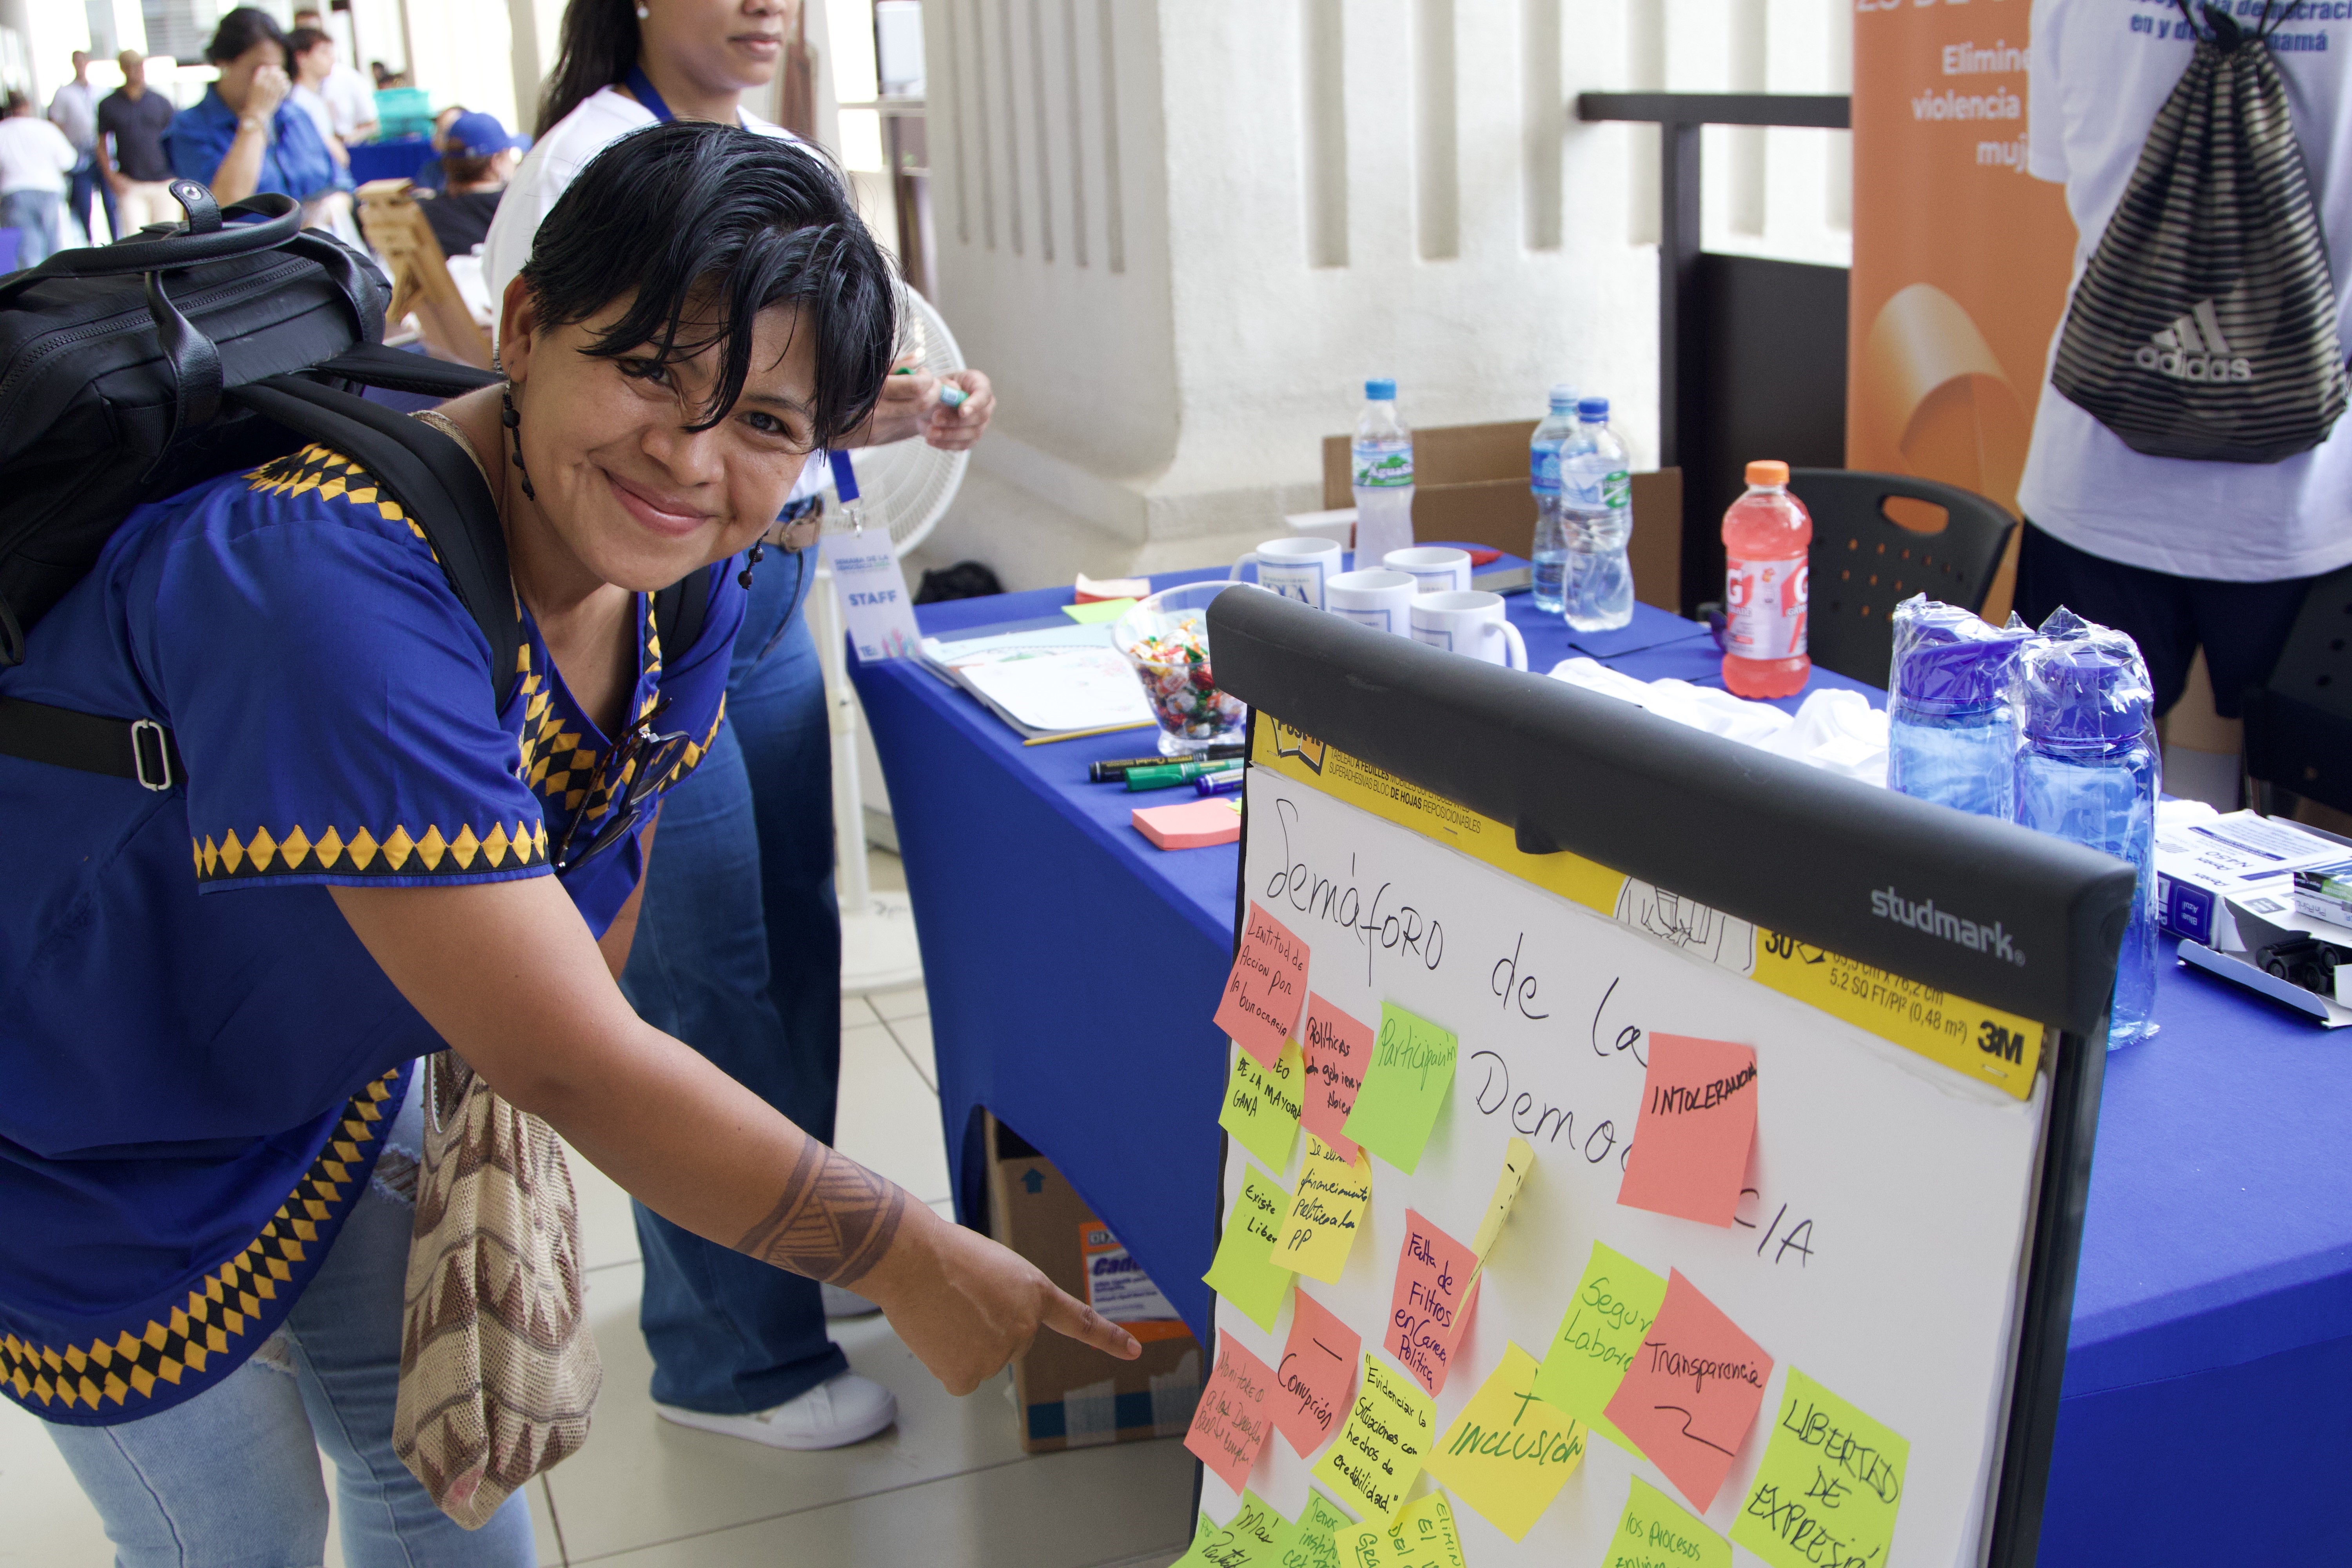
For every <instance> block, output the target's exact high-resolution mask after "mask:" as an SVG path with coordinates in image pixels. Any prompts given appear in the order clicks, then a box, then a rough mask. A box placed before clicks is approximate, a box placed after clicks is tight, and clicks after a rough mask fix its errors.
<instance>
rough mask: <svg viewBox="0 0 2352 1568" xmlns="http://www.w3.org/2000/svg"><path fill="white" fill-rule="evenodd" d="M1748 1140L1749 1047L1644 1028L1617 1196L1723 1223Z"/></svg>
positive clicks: (1752, 1111) (1751, 1133)
mask: <svg viewBox="0 0 2352 1568" xmlns="http://www.w3.org/2000/svg"><path fill="white" fill-rule="evenodd" d="M1755 1142H1756V1050H1755V1047H1752V1046H1737V1045H1733V1044H1732V1043H1731V1042H1729V1041H1728V1040H1701V1039H1695V1038H1693V1037H1690V1036H1687V1035H1652V1036H1651V1037H1650V1070H1649V1076H1648V1078H1647V1079H1646V1080H1645V1081H1644V1082H1643V1086H1642V1117H1641V1120H1640V1121H1638V1122H1636V1123H1635V1124H1634V1127H1633V1148H1632V1150H1630V1151H1629V1152H1627V1154H1626V1156H1625V1180H1624V1182H1623V1183H1622V1184H1621V1185H1620V1186H1619V1187H1618V1189H1617V1201H1618V1202H1619V1203H1621V1204H1624V1205H1628V1206H1629V1207H1633V1208H1637V1209H1649V1210H1651V1211H1653V1212H1654V1213H1657V1214H1670V1215H1680V1216H1681V1217H1682V1218H1684V1219H1695V1220H1697V1221H1699V1222H1700V1223H1701V1224H1703V1225H1719V1226H1730V1224H1731V1218H1732V1210H1733V1209H1734V1208H1736V1207H1738V1204H1739V1186H1740V1180H1741V1178H1742V1177H1743V1176H1745V1175H1746V1173H1747V1171H1748V1149H1749V1147H1750V1146H1751V1145H1753V1144H1754V1143H1755Z"/></svg>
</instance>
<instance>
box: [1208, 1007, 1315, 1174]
mask: <svg viewBox="0 0 2352 1568" xmlns="http://www.w3.org/2000/svg"><path fill="white" fill-rule="evenodd" d="M1233 1053H1234V1070H1233V1075H1232V1076H1231V1077H1230V1078H1228V1079H1226V1080H1225V1108H1224V1109H1223V1110H1221V1111H1219V1112H1218V1113H1217V1125H1218V1126H1220V1127H1222V1128H1223V1129H1224V1130H1225V1131H1228V1132H1230V1133H1232V1134H1233V1135H1234V1137H1235V1138H1237V1139H1239V1140H1240V1141H1241V1145H1242V1147H1243V1148H1244V1149H1246V1150H1248V1151H1249V1152H1251V1153H1253V1154H1255V1155H1256V1156H1257V1157H1258V1158H1259V1159H1261V1160H1263V1161H1265V1164H1266V1168H1267V1169H1268V1170H1273V1171H1281V1170H1286V1169H1287V1168H1288V1167H1289V1165H1290V1146H1291V1145H1292V1144H1293V1143H1296V1142H1298V1102H1299V1098H1300V1096H1301V1095H1303V1094H1304V1093H1305V1092H1306V1088H1307V1068H1306V1065H1305V1058H1302V1057H1301V1056H1300V1055H1299V1051H1298V1042H1297V1040H1285V1041H1283V1042H1282V1054H1281V1055H1280V1056H1279V1057H1276V1058H1275V1063H1274V1066H1273V1067H1271V1068H1268V1067H1265V1066H1264V1065H1262V1064H1261V1063H1260V1062H1259V1061H1258V1059H1257V1058H1255V1057H1254V1056H1252V1055H1250V1054H1249V1053H1248V1052H1247V1051H1245V1050H1244V1049H1242V1048H1241V1047H1239V1046H1234V1047H1233Z"/></svg>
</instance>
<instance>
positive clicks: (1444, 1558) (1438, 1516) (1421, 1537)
mask: <svg viewBox="0 0 2352 1568" xmlns="http://www.w3.org/2000/svg"><path fill="white" fill-rule="evenodd" d="M1340 1544H1341V1547H1342V1550H1343V1553H1344V1556H1343V1560H1344V1561H1345V1562H1346V1563H1348V1565H1349V1568H1463V1563H1462V1541H1461V1538H1460V1537H1459V1536H1458V1535H1456V1534H1455V1533H1454V1510H1452V1509H1450V1508H1448V1507H1446V1506H1445V1494H1444V1492H1432V1493H1430V1494H1429V1495H1428V1496H1427V1497H1425V1498H1423V1499H1422V1500H1420V1501H1419V1502H1417V1503H1415V1504H1413V1505H1412V1507H1411V1508H1409V1509H1406V1510H1404V1511H1403V1512H1402V1513H1401V1514H1399V1515H1397V1517H1396V1521H1395V1522H1394V1523H1392V1524H1391V1525H1389V1526H1388V1527H1387V1528H1386V1529H1382V1528H1381V1526H1379V1525H1377V1524H1365V1525H1359V1526H1357V1527H1356V1529H1355V1531H1354V1533H1353V1534H1351V1535H1348V1536H1344V1537H1342V1539H1341V1542H1340Z"/></svg>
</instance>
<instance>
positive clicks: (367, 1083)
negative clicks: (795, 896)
mask: <svg viewBox="0 0 2352 1568" xmlns="http://www.w3.org/2000/svg"><path fill="white" fill-rule="evenodd" d="M297 116H298V118H299V110H298V111H297ZM710 575H711V580H712V584H713V587H712V596H711V601H710V605H709V615H708V618H707V620H706V622H705V625H704V627H703V629H702V632H701V634H700V636H699V637H698V638H697V640H696V641H695V643H694V644H693V646H692V647H686V648H677V649H666V648H664V647H661V646H660V639H659V635H658V633H657V631H656V628H655V626H654V623H653V620H652V616H651V614H650V605H649V601H647V600H646V597H645V596H644V595H639V597H638V635H637V667H636V668H637V676H636V679H635V684H634V688H633V689H632V691H631V693H630V698H629V702H628V706H627V711H628V712H629V713H630V714H632V715H634V716H635V721H637V722H648V721H649V722H650V723H651V726H652V728H654V729H655V730H656V731H662V732H665V733H667V732H673V731H684V732H686V733H687V735H688V737H689V741H688V744H687V745H686V746H685V748H684V750H683V752H682V753H681V754H680V755H679V760H678V762H677V763H676V764H675V770H674V772H673V773H672V775H671V777H670V778H669V780H668V781H667V782H668V783H669V784H675V783H676V782H677V779H678V778H682V777H684V776H685V775H686V774H687V773H688V772H690V771H691V770H692V769H693V767H694V766H695V764H696V763H698V762H699V760H700V758H701V756H702V753H703V748H704V747H706V746H707V745H708V744H709V742H710V740H711V738H712V737H713V736H714V735H715V734H716V731H717V728H718V725H719V721H720V719H721V716H722V713H723V710H724V706H725V689H726V679H727V668H728V662H729V656H730V650H731V647H732V644H733V640H734V637H735V631H736V627H737V626H738V624H739V623H740V620H741V618H742V611H743V591H742V589H741V588H740V586H739V585H738V584H737V583H736V580H735V577H734V575H733V574H732V573H730V572H729V571H728V570H726V569H725V568H724V567H722V568H721V570H719V571H718V572H715V573H713V574H710ZM523 634H524V635H523V647H522V652H521V657H520V670H519V671H517V672H516V676H515V678H514V679H512V680H511V683H510V695H509V697H508V698H507V699H506V700H505V703H504V706H503V709H502V710H496V711H494V707H495V704H494V702H493V696H492V693H493V685H492V682H491V679H490V676H491V671H490V669H489V661H490V652H489V646H488V642H487V641H486V640H485V639H484V637H483V636H482V634H481V631H480V628H479V627H478V626H477V625H476V624H475V622H474V620H473V618H472V616H470V615H469V614H468V613H467V611H466V609H465V608H464V607H463V605H461V604H460V603H459V601H458V599H457V595H456V594H455V592H454V590H452V589H451V587H450V586H449V584H448V581H447V579H446V577H445V576H444V574H443V572H442V568H441V566H440V563H438V562H437V561H436V558H435V556H434V553H433V551H432V548H431V547H430V545H429V544H428V543H427V542H426V541H425V534H424V532H423V531H422V530H420V529H418V528H417V527H416V526H415V524H414V523H412V522H411V521H409V520H408V518H407V517H406V516H405V515H404V513H403V512H402V510H401V509H400V508H399V506H398V505H397V504H396V503H395V502H394V500H392V498H391V497H390V496H389V495H388V494H386V493H385V492H384V491H383V489H381V488H380V487H379V486H378V485H377V484H376V483H375V481H374V480H373V479H372V478H370V477H369V476H368V475H367V474H366V473H365V472H363V471H362V470H361V469H360V468H357V467H356V466H355V465H353V464H352V463H351V462H350V461H348V460H347V459H345V458H341V457H340V456H338V455H336V454H334V453H332V452H331V451H328V450H326V449H324V448H322V447H316V446H313V447H308V448H305V449H304V450H302V451H299V452H297V453H294V454H291V455H289V456H288V457H285V458H280V459H278V460H277V461H275V462H272V463H269V464H267V465H265V466H263V467H262V468H257V469H254V470H251V471H250V472H247V473H240V474H233V475H229V476H226V477H224V478H221V479H215V480H213V481H211V482H209V483H207V484H205V485H202V486H199V487H197V488H195V489H191V490H189V491H186V492H184V494H182V495H180V496H177V497H175V498H173V499H172V500H167V501H163V502H161V503H158V504H156V505H152V506H148V507H144V508H142V509H141V510H138V511H136V512H134V513H133V514H132V515H131V519H130V520H129V521H127V522H126V523H124V525H123V526H122V527H121V529H120V530H119V531H117V532H116V534H115V535H114V536H113V538H112V540H111V541H110V542H109V544H108V546H107V549H106V552H105V554H104V555H103V557H102V558H101V560H100V563H99V565H98V566H97V568H96V569H95V570H93V571H92V572H91V573H90V574H89V576H88V577H87V578H85V579H84V580H83V581H81V582H80V583H79V584H76V586H75V587H74V588H73V589H72V591H71V592H69V593H68V595H66V597H65V598H64V599H62V600H61V601H60V602H59V603H58V605H57V606H56V608H54V609H53V610H51V611H50V612H49V613H48V615H47V616H45V617H44V618H43V619H42V621H41V622H40V624H39V625H38V626H37V627H35V628H34V630H33V632H32V634H31V636H30V637H29V639H28V640H29V647H28V650H27V652H28V657H27V659H26V663H25V664H24V665H22V666H20V667H17V668H9V669H5V670H0V698H16V699H25V700H32V701H37V702H46V703H50V704H54V705H56V706H58V707H64V708H71V709H75V710H79V711H82V712H88V713H102V714H110V715H116V716H120V717H123V718H126V719H128V718H140V717H145V718H152V719H153V720H155V721H158V722H160V723H162V724H163V725H165V726H167V727H168V728H169V729H170V730H171V731H173V736H174V739H175V740H176V742H177V743H178V747H179V751H180V754H181V758H182V760H183V763H184V772H185V775H186V776H185V777H184V779H182V780H178V781H175V783H174V784H173V787H172V788H170V789H168V790H165V791H162V792H151V791H149V790H148V789H147V788H145V787H144V786H143V785H142V784H139V783H137V782H135V781H131V780H127V779H115V778H109V777H101V776H98V775H93V774H89V773H79V772H76V771H73V770H70V769H66V768H60V767H54V766H49V765H46V764H43V763H33V762H26V761H20V760H16V759H14V758H9V757H5V756H0V821H6V822H14V823H18V824H30V823H38V824H39V825H40V830H39V831H38V832H37V833H34V832H26V833H20V834H16V835H12V836H11V842H10V846H9V850H8V860H9V868H8V888H9V896H8V897H7V898H6V899H5V900H0V975H5V976H9V977H12V979H13V980H14V982H15V984H14V986H13V989H12V990H11V991H10V992H9V993H8V994H0V1084H5V1086H6V1089H5V1092H0V1215H5V1216H6V1223H5V1224H0V1393H5V1394H7V1395H8V1396H9V1397H11V1398H14V1399H16V1401H17V1402H18V1403H20V1404H22V1405H26V1407H27V1408H28V1409H31V1410H32V1411H33V1412H34V1413H35V1414H36V1415H40V1416H42V1417H43V1418H44V1419H46V1420H49V1421H52V1422H63V1423H67V1424H75V1425H100V1424H105V1423H109V1422H113V1421H121V1420H124V1419H128V1418H131V1417H134V1416H137V1415H147V1414H152V1413H153V1412H155V1411H160V1410H163V1409H165V1408H168V1407H170V1406H171V1405H176V1404H178V1403H180V1402H181V1401H183V1400H185V1399H187V1398H190V1397H192V1396H193V1395H194V1394H197V1393H199V1392H201V1391H202V1390H203V1389H204V1388H205V1387H208V1386H210V1385H211V1384H213V1383H215V1382H216V1381H217V1380H218V1378H219V1377H221V1376H224V1375H226V1373H228V1372H229V1371H231V1370H233V1369H234V1368H235V1367H236V1365H237V1364H238V1363H241V1362H242V1361H243V1360H244V1358H245V1355H246V1354H247V1353H249V1352H250V1351H251V1350H252V1348H253V1347H254V1346H256V1345H257V1344H258V1343H260V1342H261V1341H262V1340H263V1339H266V1338H267V1337H268V1335H269V1334H270V1333H271V1332H272V1331H274V1330H275V1329H276V1327H277V1326H278V1323H279V1322H280V1321H283V1319H284V1317H285V1315H286V1313H287V1312H288V1311H289V1310H290V1309H291V1306H292V1303H293V1301H294V1299H295V1298H296V1297H297V1296H299V1294H300V1293H301V1289H302V1287H303V1286H304V1285H305V1284H307V1283H308V1281H309V1279H310V1275H311V1273H312V1272H313V1271H315V1269H316V1268H317V1267H318V1264H319V1263H320V1260H321V1259H322V1258H324V1257H325V1255H326V1252H327V1248H328V1247H329V1245H330V1244H331V1242H332V1240H333V1238H334V1237H335V1235H336V1234H337V1232H338V1230H339V1229H340V1227H341V1223H342V1221H343V1219H344V1217H345V1216H346V1215H348V1213H349V1212H350V1207H351V1205H352V1201H353V1199H354V1198H355V1197H356V1196H357V1194H358V1193H359V1191H360V1190H361V1189H362V1187H363V1186H364V1185H365V1184H366V1182H367V1180H368V1178H369V1173H370V1172H371V1171H372V1170H373V1165H374V1163H375V1158H376V1154H377V1152H378V1150H379V1149H380V1147H381V1133H382V1131H383V1129H384V1127H385V1126H386V1125H387V1124H388V1121H389V1117H390V1114H391V1111H392V1110H393V1109H394V1107H396V1106H397V1105H398V1104H399V1103H400V1096H401V1095H402V1093H403V1092H404V1089H405V1087H406V1082H407V1075H408V1073H409V1072H410V1071H411V1070H412V1069H411V1067H410V1064H411V1063H413V1061H414V1060H415V1058H417V1057H418V1056H420V1055H422V1054H424V1053H426V1052H429V1051H432V1050H435V1049H437V1048H439V1044H440V1042H439V1038H438V1037H437V1036H436V1034H435V1032H434V1031H433V1029H432V1028H431V1026H428V1025H427V1024H426V1023H425V1020H424V1019H423V1018H422V1017H421V1016H419V1015H418V1014H417V1013H416V1011H415V1009H414V1008H413V1007H412V1006H411V1005H409V1004H408V1003H407V1002H406V1001H405V1000H404V998H403V997H402V995H401V994H400V993H399V991H398V990H396V989H395V988H394V985H393V984H392V982H391V981H390V980H389V979H387V978H386V977H385V975H384V973H383V971H382V970H381V969H380V968H379V967H378V966H377V964H376V963H375V961H374V960H373V958H372V957H371V956H370V955H369V953H368V952H367V951H366V949H365V948H363V947H362V945H361V943H360V942H359V939H358V938H357V937H356V936H355V935H353V934H352V929H351V927H350V926H349V924H347V923H346V922H345V921H344V920H343V918H342V917H341V913H340V912H339V911H338V910H337V909H336V907H335V905H334V903H333V901H332V899H331V895H330V894H329V892H328V890H327V889H328V887H329V885H344V886H355V887H364V886H388V887H421V886H453V885H459V884H465V883H472V882H490V881H501V880H508V879H516V878H525V877H543V876H548V875H551V866H550V861H551V856H552V855H553V854H554V852H555V850H556V848H557V846H558V843H559V841H560V840H561V838H562V835H563V834H564V832H565V830H566V828H567V827H568V826H571V825H572V822H573V821H574V819H575V816H576V817H578V818H579V819H580V821H581V823H582V826H579V827H578V828H576V829H574V830H573V831H574V833H575V840H574V842H575V853H576V852H577V848H576V847H578V846H585V845H586V844H587V843H588V842H589V841H590V839H591V838H592V837H593V832H594V828H595V826H596V825H597V824H598V823H599V822H600V821H601V820H603V819H604V818H605V817H606V816H607V815H608V814H609V813H610V811H611V810H612V809H613V804H612V801H611V799H610V795H611V792H612V790H613V789H614V785H615V784H616V783H617V782H618V780H617V779H616V777H615V776H614V775H615V774H616V773H617V772H618V771H619V769H618V765H617V764H616V763H614V743H613V742H612V740H610V739H609V738H608V737H607V736H606V735H605V734H604V732H603V731H601V730H600V729H599V727H598V726H597V725H596V724H595V723H593V722H592V721H590V720H589V719H588V717H587V716H586V715H585V714H584V713H583V711H582V710H581V708H580V706H579V705H578V704H577V703H576V702H575V701H574V700H572V695H571V693H570V691H569V690H568V689H566V687H565V685H564V683H563V679H562V676H561V674H560V673H559V672H557V670H556V669H555V668H554V667H553V665H552V663H551V660H550V658H549V655H548V650H547V647H546V644H545V642H544V641H543V640H542V639H541V635H540V633H539V630H538V628H537V626H536V625H535V624H533V623H532V621H531V620H530V616H529V615H528V613H526V614H525V616H524V623H523ZM503 684H505V683H502V685H503ZM656 804H657V799H656V800H648V801H647V802H646V809H647V810H648V811H650V810H651V809H652V807H653V805H656ZM643 869H644V868H643V863H642V860H641V858H640V851H639V847H638V840H637V837H636V836H635V834H631V835H629V836H627V837H624V838H622V839H620V840H619V841H617V842H615V843H614V844H613V845H612V846H611V847H608V848H606V849H605V850H604V851H603V852H602V853H600V854H598V855H596V856H594V857H593V858H588V859H585V860H584V861H579V862H576V863H575V864H573V865H572V867H571V868H569V869H568V870H566V871H565V872H564V873H562V882H563V886H564V889H565V890H566V891H567V892H568V893H569V894H570V895H571V896H572V900H573V902H574V903H575V905H576V906H577V907H578V909H579V910H580V912H581V914H582V916H583V918H584V920H585V921H586V924H587V925H588V927H589V929H590V930H591V931H594V932H597V933H600V934H601V933H602V932H603V931H604V929H605V928H606V927H607V926H608V925H610V924H611V922H612V921H613V920H614V916H615V915H616V914H617V913H618V912H619V910H620V909H621V906H622V904H623V902H624V901H625V900H626V899H627V897H628V895H629V893H630V891H631V889H634V888H635V886H636V883H637V881H638V879H639V878H640V877H641V875H642V874H643Z"/></svg>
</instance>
